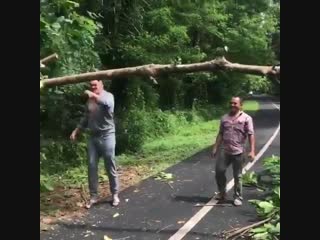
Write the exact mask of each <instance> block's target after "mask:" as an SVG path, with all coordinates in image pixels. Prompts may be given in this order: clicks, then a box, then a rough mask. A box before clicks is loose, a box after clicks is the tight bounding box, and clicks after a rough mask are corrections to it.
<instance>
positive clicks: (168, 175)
mask: <svg viewBox="0 0 320 240" xmlns="http://www.w3.org/2000/svg"><path fill="white" fill-rule="evenodd" d="M171 179H173V174H172V173H165V172H160V173H159V174H158V175H156V176H155V180H162V181H168V180H171Z"/></svg>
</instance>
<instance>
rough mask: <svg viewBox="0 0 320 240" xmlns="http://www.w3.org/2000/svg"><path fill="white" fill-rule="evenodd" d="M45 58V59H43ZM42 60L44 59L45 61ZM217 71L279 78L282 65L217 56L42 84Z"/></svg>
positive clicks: (99, 73) (108, 71)
mask: <svg viewBox="0 0 320 240" xmlns="http://www.w3.org/2000/svg"><path fill="white" fill-rule="evenodd" d="M43 60H44V59H43ZM43 60H42V61H43ZM202 71H204V72H217V71H233V72H240V73H246V74H254V75H260V76H274V77H277V78H279V76H280V66H278V67H277V68H274V67H273V66H256V65H244V64H238V63H231V62H229V61H227V60H226V59H225V58H224V57H222V58H216V59H214V60H212V61H207V62H202V63H192V64H181V65H174V64H148V65H142V66H137V67H127V68H119V69H110V70H104V71H97V72H89V73H82V74H77V75H71V76H65V77H57V78H49V79H45V80H41V82H40V86H42V87H54V86H60V85H67V84H75V83H80V82H86V81H90V80H94V79H103V78H107V79H115V78H119V77H131V76H145V77H156V76H159V75H162V74H165V73H166V74H170V73H191V72H202Z"/></svg>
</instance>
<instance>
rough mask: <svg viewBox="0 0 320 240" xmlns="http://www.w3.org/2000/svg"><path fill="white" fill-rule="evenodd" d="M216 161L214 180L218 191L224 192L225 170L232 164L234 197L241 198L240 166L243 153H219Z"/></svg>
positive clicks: (225, 182)
mask: <svg viewBox="0 0 320 240" xmlns="http://www.w3.org/2000/svg"><path fill="white" fill-rule="evenodd" d="M221 155H222V156H220V157H219V158H218V159H217V163H216V181H217V185H218V189H219V192H221V193H223V192H226V184H227V178H226V170H227V168H228V167H229V166H230V164H232V168H233V177H234V198H240V199H242V168H243V164H244V154H243V153H242V154H238V155H229V154H226V153H225V154H221Z"/></svg>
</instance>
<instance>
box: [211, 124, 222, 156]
mask: <svg viewBox="0 0 320 240" xmlns="http://www.w3.org/2000/svg"><path fill="white" fill-rule="evenodd" d="M222 133H223V129H222V121H221V122H220V127H219V133H218V136H217V137H216V142H215V143H214V144H213V148H212V157H215V156H216V155H217V151H218V149H219V148H220V146H221V144H222Z"/></svg>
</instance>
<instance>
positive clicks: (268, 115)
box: [40, 97, 280, 240]
mask: <svg viewBox="0 0 320 240" xmlns="http://www.w3.org/2000/svg"><path fill="white" fill-rule="evenodd" d="M259 101H260V110H259V111H258V112H257V113H256V114H255V115H254V116H253V119H254V125H255V129H256V141H257V143H256V145H257V151H259V150H260V149H261V148H262V147H263V146H264V145H265V144H266V142H267V141H268V140H269V139H270V137H271V136H272V135H273V133H274V132H275V130H276V129H277V127H278V125H279V123H280V111H279V109H277V108H276V107H279V108H280V101H276V100H275V99H272V102H273V103H272V102H271V99H269V98H266V97H264V98H259ZM274 103H275V105H276V106H275V105H274ZM272 155H280V132H279V133H278V134H277V136H276V138H275V139H274V141H273V142H272V143H271V145H270V146H269V148H268V149H267V150H266V151H265V153H264V154H263V156H262V157H261V158H260V160H259V161H258V162H257V163H256V164H255V165H254V166H253V168H252V169H251V170H254V171H260V170H261V169H262V165H261V160H262V159H263V158H265V157H268V156H272ZM214 164H215V163H214V160H212V159H211V158H210V157H209V149H204V150H203V151H201V152H199V153H197V154H195V155H194V156H191V157H190V158H189V159H186V160H185V161H182V162H180V163H179V164H177V165H175V166H172V167H170V168H169V169H167V170H166V172H170V173H172V174H173V175H174V180H173V183H172V184H171V185H169V184H168V183H166V182H161V181H156V180H154V179H153V178H148V179H146V180H144V181H142V182H140V183H139V184H138V185H136V186H134V187H130V188H128V189H126V190H124V191H123V192H121V194H120V197H121V199H122V202H121V204H120V205H119V207H117V208H114V207H111V206H110V205H109V204H108V203H105V204H100V205H97V206H96V207H93V208H92V209H90V211H89V214H88V215H87V216H86V217H84V218H83V219H79V220H75V221H73V222H71V223H63V224H60V225H59V226H58V227H56V228H55V230H53V231H48V232H44V233H42V234H41V235H40V239H42V240H48V239H52V240H64V239H65V240H67V239H77V240H81V239H85V240H89V239H95V240H100V239H103V238H104V236H105V235H107V236H108V237H110V238H111V239H113V240H115V239H118V240H120V239H121V240H156V239H161V240H162V239H163V240H164V239H166V240H167V239H169V238H170V237H171V236H172V235H174V234H175V233H176V232H177V231H178V230H179V229H180V228H181V227H182V226H183V225H184V224H185V222H187V221H188V220H189V219H190V218H191V217H192V216H193V215H195V214H196V213H197V212H198V211H199V210H200V208H201V207H196V206H195V205H196V204H205V203H207V202H208V201H209V200H210V199H211V198H212V196H213V195H214V192H217V187H216V184H215V180H214ZM227 176H228V181H229V180H230V179H232V172H231V169H229V171H228V172H227ZM259 194H260V195H261V193H259V192H257V191H256V190H255V189H250V188H244V198H245V199H246V200H248V199H253V198H255V199H256V198H259V197H260V196H259ZM230 197H232V190H231V191H230ZM125 200H127V201H125ZM115 214H119V216H118V217H113V216H114V215H115ZM255 217H256V215H255V210H254V208H253V206H251V205H249V203H248V202H247V201H244V204H243V206H241V207H233V206H231V205H230V206H229V205H226V206H216V207H214V208H213V209H212V210H210V211H209V212H208V213H207V214H206V215H205V216H204V217H203V218H202V219H201V220H200V221H199V222H198V223H197V224H196V225H195V226H194V227H193V228H192V229H191V230H190V231H189V232H188V233H187V234H186V236H185V237H184V238H183V239H189V240H191V239H218V238H216V237H215V234H216V233H217V232H220V231H222V230H225V229H229V228H230V227H231V226H233V227H234V226H237V225H245V224H248V223H250V221H253V220H254V218H255Z"/></svg>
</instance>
